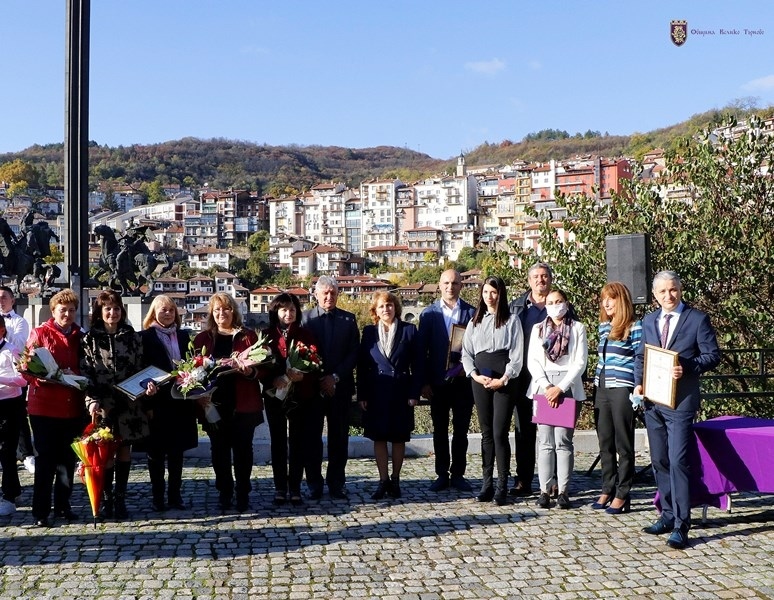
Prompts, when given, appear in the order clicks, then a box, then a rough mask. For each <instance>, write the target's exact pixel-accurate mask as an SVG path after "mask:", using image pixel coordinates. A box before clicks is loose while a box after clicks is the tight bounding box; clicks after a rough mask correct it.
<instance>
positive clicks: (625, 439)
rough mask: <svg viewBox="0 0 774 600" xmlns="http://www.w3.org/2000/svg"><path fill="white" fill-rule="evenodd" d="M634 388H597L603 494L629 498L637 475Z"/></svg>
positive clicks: (597, 418)
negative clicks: (631, 398) (630, 395)
mask: <svg viewBox="0 0 774 600" xmlns="http://www.w3.org/2000/svg"><path fill="white" fill-rule="evenodd" d="M633 389H634V388H630V387H620V388H604V387H599V388H597V393H596V397H595V399H594V417H595V421H596V423H597V438H598V439H599V458H600V462H601V464H602V493H603V494H615V497H616V498H626V497H627V496H628V495H629V491H630V490H631V487H632V478H633V477H634V409H633V408H632V403H631V401H630V400H629V394H630V393H631V392H632V390H633Z"/></svg>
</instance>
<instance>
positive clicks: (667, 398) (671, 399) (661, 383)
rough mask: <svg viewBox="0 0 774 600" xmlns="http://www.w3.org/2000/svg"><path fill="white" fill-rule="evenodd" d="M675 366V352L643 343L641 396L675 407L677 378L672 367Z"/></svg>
mask: <svg viewBox="0 0 774 600" xmlns="http://www.w3.org/2000/svg"><path fill="white" fill-rule="evenodd" d="M675 366H677V352H674V351H673V350H665V349H664V348H659V347H658V346H651V345H650V344H645V368H644V372H643V375H642V388H643V396H645V399H646V400H650V401H651V402H655V403H656V404H663V405H664V406H668V407H669V408H674V407H675V392H676V391H677V380H676V379H675V378H674V377H672V367H675Z"/></svg>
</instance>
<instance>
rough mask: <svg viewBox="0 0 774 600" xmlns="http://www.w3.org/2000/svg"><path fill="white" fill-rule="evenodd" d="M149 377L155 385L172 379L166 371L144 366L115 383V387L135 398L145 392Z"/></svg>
mask: <svg viewBox="0 0 774 600" xmlns="http://www.w3.org/2000/svg"><path fill="white" fill-rule="evenodd" d="M149 379H152V380H153V381H154V382H156V385H161V384H162V383H166V382H167V381H169V380H170V379H172V373H167V372H166V371H165V370H163V369H159V368H158V367H146V368H144V369H143V370H142V371H138V372H137V373H135V374H134V375H132V376H131V377H129V378H127V379H124V380H123V381H122V382H120V383H117V384H116V385H115V388H116V389H117V390H120V391H122V392H123V393H124V394H126V395H127V396H129V398H131V399H132V400H137V398H139V397H140V396H142V395H143V394H145V390H146V387H147V385H148V380H149Z"/></svg>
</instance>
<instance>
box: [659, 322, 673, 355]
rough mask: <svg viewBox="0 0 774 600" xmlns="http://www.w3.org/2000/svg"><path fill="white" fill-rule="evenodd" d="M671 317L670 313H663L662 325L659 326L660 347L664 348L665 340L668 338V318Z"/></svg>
mask: <svg viewBox="0 0 774 600" xmlns="http://www.w3.org/2000/svg"><path fill="white" fill-rule="evenodd" d="M671 318H672V315H671V314H666V315H664V326H663V327H662V328H661V347H662V348H666V346H667V340H668V339H669V319H671Z"/></svg>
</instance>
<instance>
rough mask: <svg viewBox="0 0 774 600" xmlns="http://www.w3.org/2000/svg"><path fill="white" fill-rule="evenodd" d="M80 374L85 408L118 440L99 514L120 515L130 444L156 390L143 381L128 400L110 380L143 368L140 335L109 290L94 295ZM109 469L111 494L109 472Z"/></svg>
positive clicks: (142, 432)
mask: <svg viewBox="0 0 774 600" xmlns="http://www.w3.org/2000/svg"><path fill="white" fill-rule="evenodd" d="M82 347H83V357H82V358H81V373H82V374H83V375H86V376H87V377H88V378H89V385H88V387H87V388H86V407H87V408H88V409H89V414H90V415H91V416H92V419H94V418H95V417H96V416H97V415H98V416H100V417H101V418H102V419H104V420H105V421H106V423H107V424H109V425H110V428H111V430H112V431H113V434H114V435H115V436H116V437H118V438H120V441H121V445H120V446H119V447H118V450H117V451H116V455H115V460H114V461H111V462H109V463H108V468H107V469H106V471H105V480H104V488H103V491H102V497H103V501H102V509H103V510H102V514H103V516H105V517H115V518H116V519H119V520H120V519H126V518H127V517H128V516H129V512H128V510H127V508H126V487H127V483H128V481H129V470H130V468H131V460H132V454H131V451H132V444H133V443H136V442H140V441H142V440H144V439H145V438H147V437H148V434H149V433H150V429H149V427H148V414H147V410H148V407H147V405H146V399H147V398H148V397H149V396H151V395H153V394H155V393H156V390H157V388H156V384H155V383H154V382H153V381H151V382H149V383H147V392H146V393H147V396H141V397H140V398H137V399H136V400H133V399H131V398H129V397H128V396H126V395H125V394H123V393H121V392H119V391H118V390H116V388H115V385H116V384H117V383H120V382H122V381H124V380H125V379H127V378H128V377H131V376H132V375H134V374H136V373H137V372H138V371H140V370H141V369H142V368H143V359H142V342H141V341H140V334H139V333H137V332H136V331H135V330H134V329H132V326H131V325H129V323H127V321H126V309H125V308H124V304H123V302H122V301H121V296H120V294H119V293H118V292H116V291H115V290H103V291H101V292H100V293H99V295H98V296H97V298H96V299H95V300H94V305H93V307H92V310H91V329H89V332H88V333H87V334H86V335H85V336H84V338H83V345H82ZM114 473H115V482H116V483H115V494H114V493H113V475H114Z"/></svg>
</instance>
